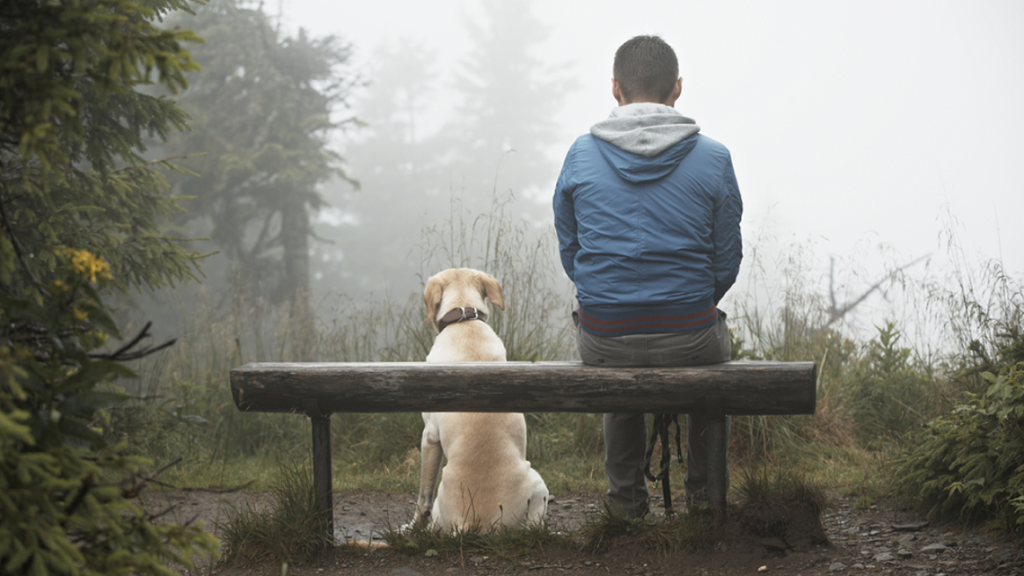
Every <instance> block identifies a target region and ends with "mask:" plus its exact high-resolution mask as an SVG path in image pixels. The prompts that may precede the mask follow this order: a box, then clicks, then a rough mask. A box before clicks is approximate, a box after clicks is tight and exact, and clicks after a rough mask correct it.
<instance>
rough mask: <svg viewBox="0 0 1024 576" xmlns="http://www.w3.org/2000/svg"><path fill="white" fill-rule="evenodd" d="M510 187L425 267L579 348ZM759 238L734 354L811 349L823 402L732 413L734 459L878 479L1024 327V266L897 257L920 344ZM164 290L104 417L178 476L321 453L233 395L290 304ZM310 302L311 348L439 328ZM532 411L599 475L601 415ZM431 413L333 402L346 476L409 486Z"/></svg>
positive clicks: (355, 356)
mask: <svg viewBox="0 0 1024 576" xmlns="http://www.w3.org/2000/svg"><path fill="white" fill-rule="evenodd" d="M510 201H511V200H510V198H508V197H501V196H497V195H495V196H494V197H493V205H492V207H491V209H490V210H489V211H488V212H486V213H485V214H480V215H474V214H470V213H468V212H466V211H464V210H462V209H461V207H460V205H459V204H458V203H457V202H453V203H452V205H451V214H450V217H449V219H448V220H446V221H444V222H440V223H437V224H436V225H434V226H431V227H429V228H427V229H426V230H424V231H423V240H422V242H421V244H420V246H419V248H418V250H419V253H420V258H419V261H420V262H421V263H422V268H421V269H420V270H419V271H418V275H419V278H420V279H421V281H425V280H426V278H428V277H429V276H430V275H432V274H434V273H436V272H438V271H440V270H442V269H445V268H448V267H463V266H467V267H474V268H478V269H482V270H484V271H487V272H488V273H491V274H493V275H494V276H495V277H497V278H498V279H499V281H500V282H501V285H502V289H503V294H504V297H505V302H506V304H507V308H506V310H505V311H504V312H502V311H500V310H497V309H495V310H493V311H492V316H491V318H490V319H489V322H490V323H491V324H492V326H494V328H495V330H496V331H497V332H498V334H499V336H501V337H502V339H503V340H504V342H505V345H506V349H507V351H508V356H509V359H510V360H526V361H530V360H559V359H573V358H576V357H577V356H576V352H575V349H574V338H573V332H572V328H571V322H570V320H569V313H570V310H571V308H572V303H573V302H572V287H571V285H570V283H569V282H568V280H566V279H565V278H564V277H563V276H562V274H561V268H560V266H559V264H558V262H557V260H556V256H557V250H556V248H555V242H554V234H553V231H552V230H551V229H550V228H537V227H534V226H532V225H530V224H527V223H525V222H516V221H514V220H513V218H512V216H511V214H510V209H509V208H510ZM748 254H753V257H749V258H748V260H747V262H745V264H744V266H745V267H748V269H749V270H751V271H752V273H751V274H750V275H751V282H752V283H754V284H759V285H761V286H762V287H764V286H767V289H766V290H762V291H761V292H760V293H761V294H762V295H763V294H767V295H768V296H767V297H763V296H760V297H754V296H752V295H751V294H747V295H744V294H730V296H729V297H728V300H727V302H726V306H727V307H728V308H727V311H728V312H729V323H730V328H731V331H732V333H733V352H734V359H767V360H781V361H814V362H816V363H817V364H818V383H817V394H818V406H817V410H816V413H815V414H814V415H813V416H789V417H782V416H771V417H767V416H751V417H741V418H735V419H734V420H733V433H732V440H731V457H732V462H733V466H734V467H739V468H742V467H746V466H760V465H761V464H762V463H763V462H764V461H769V462H778V463H781V464H789V465H793V466H794V467H799V468H802V469H806V470H808V473H809V474H810V475H811V480H813V481H815V482H818V483H822V484H824V485H827V486H829V487H830V488H833V489H835V488H838V489H840V490H844V491H847V492H850V493H856V494H858V495H871V497H873V496H874V495H877V494H880V493H883V492H884V491H885V489H886V486H885V481H884V477H883V476H882V475H880V474H877V473H874V471H875V470H877V469H878V468H879V466H880V465H882V464H883V463H885V462H888V461H891V460H893V459H894V458H895V457H896V454H897V453H898V451H899V449H900V447H901V446H903V445H904V444H906V442H907V438H908V437H910V436H911V435H913V433H914V432H915V431H916V430H920V429H922V427H923V426H924V425H925V423H926V422H928V421H930V420H932V419H933V418H935V417H936V416H939V415H941V414H943V413H945V412H947V411H948V410H949V409H950V407H951V406H953V405H954V404H956V403H958V402H959V401H960V399H962V397H963V394H965V393H980V392H981V391H983V390H985V389H986V388H987V387H988V385H989V383H988V382H989V381H987V380H985V379H984V378H983V377H982V373H983V372H985V371H986V370H989V371H991V370H992V369H993V368H994V367H996V366H998V365H1000V363H1004V362H1005V360H1006V358H1009V357H1011V356H1012V355H1013V354H1014V353H1015V352H1014V350H1015V348H1014V346H1019V342H1020V341H1021V338H1020V333H1021V326H1022V312H1021V310H1022V304H1024V297H1022V292H1021V290H1020V284H1019V282H1015V281H1014V280H1013V279H1012V278H1010V277H1009V276H1008V275H1006V273H1005V272H1004V271H1003V270H1002V269H1001V268H1000V267H999V266H997V265H990V266H988V267H986V268H984V269H983V270H982V271H981V272H974V271H971V270H968V269H967V267H966V265H965V264H963V263H962V262H961V264H958V266H961V267H960V268H957V272H956V273H954V274H953V275H952V278H953V279H954V280H955V282H954V284H953V287H952V288H950V286H949V284H948V283H946V282H945V280H948V277H944V278H943V279H942V280H940V279H933V278H928V277H925V278H924V279H914V278H912V277H911V276H910V275H909V274H907V272H906V270H902V269H899V270H894V272H893V274H892V275H891V277H892V279H893V280H892V281H893V282H894V283H895V282H898V283H899V285H900V287H901V289H902V290H904V291H905V292H906V293H907V294H911V295H912V296H913V297H911V298H908V299H910V300H913V301H914V302H916V303H917V305H918V306H919V309H918V310H916V311H915V313H917V314H919V315H920V316H919V317H922V318H924V319H925V320H926V321H927V322H929V323H930V325H932V326H939V327H941V330H940V331H939V332H940V334H941V337H942V339H943V340H944V344H942V345H941V346H932V345H929V346H928V347H927V349H922V347H921V346H920V345H919V344H920V343H921V340H920V339H918V340H916V341H915V342H914V343H913V344H910V345H908V343H907V340H908V339H907V338H905V337H904V335H905V330H907V327H905V326H903V325H901V324H899V323H897V322H895V321H890V322H886V323H883V324H882V325H881V326H877V327H876V329H875V332H874V334H872V335H870V336H869V337H858V336H857V335H856V334H857V333H856V332H855V331H853V330H850V329H849V326H848V325H847V324H846V318H845V317H844V316H843V315H841V314H838V315H837V313H836V308H837V306H836V304H835V302H834V301H833V300H834V298H833V297H832V295H830V294H827V293H822V292H821V290H820V289H819V288H817V287H815V286H814V285H812V283H811V282H810V281H809V280H808V279H809V278H810V277H812V274H811V269H812V268H813V267H814V266H813V259H812V255H811V253H810V251H809V250H805V251H801V250H791V251H788V252H787V256H786V257H785V259H784V260H783V261H781V262H772V263H766V262H763V261H760V260H759V258H760V256H759V255H758V253H757V250H756V249H755V250H748ZM954 261H956V259H954ZM767 270H774V271H776V272H779V274H778V275H777V276H769V275H768V273H767V272H766V271H767ZM897 272H898V274H897ZM776 277H777V278H781V280H777V281H776V280H773V279H771V278H776ZM773 282H777V283H775V284H772V283H773ZM200 296H202V293H201V291H200ZM168 306H172V307H174V309H175V310H177V311H178V312H177V318H178V322H179V324H180V326H179V329H180V334H181V336H180V337H179V338H178V344H177V345H176V346H174V347H172V348H170V349H168V350H166V351H164V352H162V353H161V354H158V355H154V356H151V357H148V358H146V359H144V360H142V361H140V362H139V363H138V365H137V366H136V369H137V371H138V373H139V375H140V377H139V378H138V379H137V380H133V381H126V382H123V383H122V385H123V386H124V387H125V388H126V389H127V390H128V391H129V392H131V393H132V394H133V395H135V396H136V397H137V398H138V400H137V401H135V402H133V403H131V404H130V405H128V406H126V407H123V408H119V409H117V410H116V411H114V413H113V414H112V417H111V420H110V423H109V426H108V427H107V430H108V434H109V435H111V436H115V437H117V438H119V439H122V438H123V439H126V440H128V441H129V442H130V445H131V446H132V449H134V450H136V451H138V452H141V453H145V454H147V455H149V456H151V457H154V458H156V459H157V460H158V461H160V460H169V459H170V458H172V457H174V456H178V455H182V456H185V463H184V464H182V465H180V466H177V467H175V468H174V469H172V470H169V471H168V472H166V473H165V474H164V475H163V476H162V478H163V479H164V480H166V481H169V482H171V483H175V482H176V483H181V484H186V483H191V484H196V483H205V484H221V485H224V484H242V483H244V482H248V481H252V480H255V482H256V484H255V485H254V486H255V487H256V488H263V489H266V488H269V487H270V486H272V485H273V483H274V482H275V481H277V480H278V479H279V478H277V477H276V476H275V474H278V472H277V470H278V469H279V468H280V466H279V464H280V463H281V462H287V461H290V459H291V458H293V456H294V455H295V454H308V453H309V442H310V441H309V435H310V431H309V425H308V423H307V421H306V419H305V418H302V417H298V416H296V415H290V414H264V413H251V414H250V413H241V412H239V411H238V410H237V409H236V408H235V406H234V402H233V401H232V399H231V395H230V393H229V388H228V379H227V378H228V371H229V370H230V369H231V368H233V367H235V366H238V365H241V364H244V363H246V362H254V361H255V362H262V361H290V360H294V359H295V355H294V353H293V352H292V344H293V340H294V337H293V334H292V333H291V328H290V319H289V318H288V313H287V310H280V309H276V308H274V307H273V306H270V305H269V304H267V303H266V302H264V301H261V300H259V299H253V298H250V297H242V296H238V297H232V298H227V299H225V301H224V302H223V303H222V304H221V305H217V304H216V303H215V300H214V299H213V298H211V297H205V298H204V297H188V298H185V297H181V298H180V301H179V302H171V303H169V304H168ZM314 308H315V314H314V316H315V318H316V323H317V324H316V334H317V338H316V342H315V345H314V346H313V351H312V358H313V359H314V360H317V361H363V362H372V361H419V360H423V358H425V356H426V354H427V352H428V351H429V349H430V346H431V343H432V342H433V337H434V333H433V329H432V328H431V326H430V325H429V324H428V323H426V322H425V320H424V318H425V310H424V309H423V303H422V299H421V295H420V294H419V293H415V294H409V295H399V296H397V297H393V298H392V297H385V298H383V299H376V300H372V299H367V300H355V299H351V298H347V297H345V296H344V295H338V294H329V295H327V296H324V297H322V298H321V299H320V300H319V301H317V302H315V303H314ZM938 351H944V352H942V353H939V352H938ZM1019 352H1020V351H1017V352H1016V353H1019ZM527 422H528V425H529V428H530V433H529V436H528V437H529V445H528V447H527V452H528V458H529V459H530V460H531V462H532V463H533V464H534V466H535V467H536V468H537V469H538V470H540V471H541V473H542V474H543V476H544V478H545V480H546V481H547V483H548V486H549V487H550V488H551V489H552V491H553V492H555V493H559V492H568V491H578V490H584V491H586V490H600V489H603V487H604V486H605V482H606V481H605V477H604V471H603V437H602V430H601V419H600V416H599V415H593V414H530V415H527ZM421 430H422V421H421V419H420V417H419V415H418V414H336V415H334V417H333V418H332V435H333V439H334V441H333V443H332V445H333V446H334V454H333V461H334V464H335V470H334V479H335V489H336V490H356V489H381V490H397V491H414V490H415V489H416V486H417V482H418V466H419V455H418V445H419V438H420V433H421ZM676 473H677V471H673V474H676ZM678 474H679V475H680V476H681V474H682V471H681V470H680V471H678ZM677 485H682V483H681V479H680V480H678V481H677Z"/></svg>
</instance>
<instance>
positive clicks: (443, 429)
mask: <svg viewBox="0 0 1024 576" xmlns="http://www.w3.org/2000/svg"><path fill="white" fill-rule="evenodd" d="M485 297H486V298H488V299H490V301H491V303H493V304H494V305H495V306H497V307H498V308H501V309H502V310H504V309H505V302H504V299H503V298H502V296H501V286H499V285H498V281H497V280H495V279H494V277H493V276H491V275H489V274H485V273H483V272H480V271H478V270H472V269H469V268H452V269H449V270H445V271H444V272H441V273H439V274H436V275H434V276H432V277H431V278H430V279H429V280H428V281H427V287H426V289H425V290H424V291H423V302H424V304H426V306H427V320H428V321H431V322H433V324H434V326H435V327H436V328H437V330H438V334H437V337H436V338H435V339H434V346H433V347H432V348H431V349H430V354H428V355H427V362H504V361H505V345H504V344H503V343H502V342H501V339H500V338H499V337H498V335H497V334H495V333H494V330H492V329H491V327H490V326H488V325H487V323H486V319H487V314H488V309H487V303H486V302H485V301H484V298H485ZM423 425H424V427H423V440H422V444H421V457H422V470H421V473H420V493H419V499H418V501H417V504H416V516H415V518H413V524H414V525H415V524H417V523H421V522H429V526H430V527H431V528H438V527H439V528H441V529H443V530H454V529H466V528H468V527H470V526H476V527H479V528H482V529H484V530H488V529H490V528H492V527H494V526H498V525H502V524H517V523H519V522H526V523H538V522H543V521H544V516H545V514H547V508H548V488H547V486H546V485H545V484H544V480H543V479H542V478H541V477H540V474H538V473H537V471H536V470H534V469H533V468H531V467H530V463H529V462H528V461H527V460H526V418H524V417H523V415H522V414H515V413H468V412H424V413H423ZM442 457H446V458H447V460H448V462H447V464H446V465H445V466H444V471H443V472H442V471H441V459H442ZM438 473H441V483H440V485H438V484H437V476H438ZM434 486H437V493H436V495H435V493H434Z"/></svg>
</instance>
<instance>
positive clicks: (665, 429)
mask: <svg viewBox="0 0 1024 576" xmlns="http://www.w3.org/2000/svg"><path fill="white" fill-rule="evenodd" d="M673 423H674V424H675V425H676V458H677V459H678V460H679V463H680V464H682V463H683V447H682V445H681V444H680V442H679V438H680V433H679V415H678V414H655V415H654V430H653V431H652V432H651V438H650V440H648V441H647V452H646V453H645V454H644V476H646V477H647V479H648V480H650V481H652V482H661V491H662V494H664V496H665V515H666V516H667V515H670V514H672V489H671V488H670V487H669V482H668V477H669V465H670V464H672V447H671V446H670V445H669V437H668V434H669V428H670V427H671V426H672V424H673ZM659 439H660V440H661V472H660V473H659V474H658V475H657V476H655V475H654V474H651V456H652V455H653V454H654V444H655V442H656V441H657V440H659Z"/></svg>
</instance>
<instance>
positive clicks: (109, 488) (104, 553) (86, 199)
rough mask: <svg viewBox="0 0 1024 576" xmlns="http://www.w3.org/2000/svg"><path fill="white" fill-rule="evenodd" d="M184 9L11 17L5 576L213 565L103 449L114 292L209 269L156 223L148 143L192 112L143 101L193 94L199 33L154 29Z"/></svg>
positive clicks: (192, 533) (1, 367)
mask: <svg viewBox="0 0 1024 576" xmlns="http://www.w3.org/2000/svg"><path fill="white" fill-rule="evenodd" d="M178 9H185V10H188V9H189V5H188V3H187V2H186V1H185V0H90V1H87V2H39V1H37V0H4V1H3V2H0V572H3V573H4V574H30V573H31V574H46V573H53V574H114V573H121V574H125V573H138V574H172V572H171V571H170V569H168V568H167V567H166V564H167V563H169V562H176V563H179V564H181V565H184V566H187V567H191V566H192V558H191V557H192V555H193V553H195V552H197V551H199V552H204V553H212V552H213V551H214V550H215V549H216V546H217V541H216V539H215V538H214V537H213V536H212V535H210V534H207V533H205V532H203V531H202V530H201V529H199V528H197V527H194V526H192V527H183V526H180V525H174V524H159V523H157V522H156V521H155V518H154V517H152V516H151V515H150V514H148V513H147V512H146V511H145V510H143V509H142V508H140V507H139V506H137V505H136V504H135V503H134V502H133V501H132V498H134V496H135V495H136V493H137V492H138V490H139V489H141V487H142V486H143V484H144V482H143V477H142V476H141V474H140V467H142V466H145V465H146V464H147V462H146V461H145V460H142V459H139V458H131V457H126V456H124V455H123V454H122V449H123V446H108V445H105V444H104V442H103V440H102V438H101V436H100V434H99V433H98V431H97V425H98V422H100V420H98V418H99V417H100V416H101V415H102V413H103V410H104V409H106V408H109V407H112V406H114V405H117V404H119V403H120V402H122V401H124V400H125V396H124V395H123V394H121V393H120V392H119V391H118V390H117V388H115V387H114V385H113V382H114V381H115V380H116V378H118V377H121V376H127V375H131V372H130V370H128V369H127V368H126V367H125V365H124V364H123V363H124V362H125V361H127V360H131V359H134V358H138V357H140V356H142V355H145V354H146V353H148V352H150V351H152V350H153V349H152V348H149V349H147V348H142V347H140V346H139V344H140V342H141V341H142V340H143V339H144V337H145V336H146V332H145V331H143V332H142V333H140V334H138V335H137V336H136V337H134V338H132V339H130V341H129V342H128V344H126V345H124V346H121V347H119V348H118V349H117V350H115V351H109V350H106V351H105V350H104V348H105V343H106V342H107V339H108V338H109V337H111V336H113V337H114V338H120V334H119V333H118V329H117V327H116V325H115V324H114V322H113V320H112V319H111V314H110V312H111V311H110V308H109V307H108V306H107V305H105V304H104V302H103V299H102V294H103V293H104V291H105V289H109V288H115V289H120V290H122V291H124V290H127V289H129V288H131V287H141V286H148V287H159V286H162V285H166V284H168V283H173V282H175V281H179V280H183V279H187V278H192V277H194V276H193V275H194V273H195V272H196V271H197V270H198V267H197V263H196V261H197V259H198V258H199V255H198V254H196V253H194V252H189V251H187V250H185V249H184V248H183V247H182V246H181V242H180V241H179V240H178V239H176V238H172V237H169V236H167V235H166V234H164V233H163V232H162V230H161V227H160V225H159V222H160V220H161V219H163V218H168V217H170V216H172V215H173V214H174V213H176V212H177V211H178V210H179V209H178V207H177V205H176V204H175V202H174V201H173V199H171V198H169V197H168V196H167V195H165V194H164V192H165V191H166V188H167V186H166V182H165V180H164V178H163V176H162V172H161V170H162V169H163V168H167V167H170V162H169V161H159V162H152V163H150V162H146V161H144V160H143V158H142V156H141V154H142V153H143V151H144V149H145V148H144V146H143V138H144V137H145V136H146V135H147V134H148V135H150V136H160V137H164V136H167V135H168V134H169V133H171V132H172V131H173V130H175V129H178V128H181V127H183V126H184V124H185V120H186V115H185V114H184V113H183V112H182V111H181V110H180V109H178V108H177V107H176V106H175V105H174V102H173V101H171V100H169V99H167V98H160V97H154V96H150V95H146V94H143V93H140V92H139V91H137V90H136V88H137V87H139V86H140V85H145V84H150V83H153V82H155V83H157V84H160V85H162V86H164V87H166V88H167V89H168V90H170V91H172V92H173V91H176V90H180V89H182V88H184V87H185V85H186V82H185V73H186V72H187V71H189V70H194V69H195V68H196V65H195V63H194V62H193V61H192V59H191V57H190V56H189V53H188V52H186V51H185V50H184V49H183V48H182V43H183V42H186V41H190V40H195V39H196V37H195V35H194V34H193V33H192V32H191V31H185V30H173V31H172V30H161V29H159V28H157V27H156V26H155V25H154V21H155V20H158V19H162V18H163V17H165V16H166V15H167V14H168V13H169V12H171V11H173V10H178Z"/></svg>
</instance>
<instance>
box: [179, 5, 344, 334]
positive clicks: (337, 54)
mask: <svg viewBox="0 0 1024 576" xmlns="http://www.w3.org/2000/svg"><path fill="white" fill-rule="evenodd" d="M179 24H180V25H182V26H185V27H192V28H195V30H196V31H197V33H198V34H200V35H201V36H202V37H203V38H204V40H205V43H204V44H203V45H202V46H200V47H197V48H196V49H195V50H194V51H193V56H194V58H195V60H196V61H197V62H199V63H200V64H201V65H202V66H203V70H202V72H199V73H196V74H195V75H194V76H191V77H190V79H191V84H192V85H191V87H190V88H189V90H188V91H187V92H185V93H184V94H183V95H182V96H181V97H180V98H179V100H178V102H179V105H180V106H181V107H182V108H183V109H184V110H186V111H188V112H189V113H190V114H191V115H192V122H191V125H192V130H191V131H190V132H187V133H182V134H179V135H177V136H175V137H173V138H171V140H170V141H169V143H168V145H167V151H168V153H171V154H176V155H177V154H190V153H199V152H201V153H204V154H205V156H203V157H199V158H192V159H190V161H189V162H188V164H187V166H188V168H189V169H190V170H192V171H193V172H195V173H196V174H197V175H198V176H184V175H183V176H178V177H175V178H174V179H173V191H174V192H175V193H176V194H180V195H183V196H192V197H195V199H194V200H191V201H190V202H189V203H188V205H187V206H188V209H189V211H188V212H187V213H186V214H182V215H179V216H178V220H179V221H181V222H185V221H192V222H193V226H192V228H191V229H192V230H194V231H195V232H197V233H202V234H207V233H208V234H209V235H210V236H211V238H212V240H213V241H214V242H215V244H216V246H217V247H219V248H220V249H222V250H223V251H224V252H225V253H226V254H227V256H228V257H229V258H230V259H231V261H232V262H233V263H234V265H235V266H234V270H233V275H232V276H233V279H234V288H235V290H236V291H240V290H249V291H250V293H252V291H251V289H252V288H254V287H255V288H257V289H258V292H257V293H258V294H259V295H261V296H267V297H269V298H270V299H271V300H272V301H273V302H287V303H289V304H290V305H291V310H292V317H293V319H296V320H298V321H299V323H300V324H301V323H305V324H307V325H308V322H306V320H307V319H308V318H309V300H308V298H309V276H310V267H309V252H310V245H309V243H310V238H311V236H312V226H311V223H310V213H311V212H313V211H316V210H318V209H320V208H321V207H322V206H323V204H324V202H323V198H322V196H321V194H320V192H319V191H318V187H319V186H320V185H321V184H323V183H325V182H327V181H329V180H331V179H334V178H341V179H345V172H344V171H343V169H342V167H343V161H342V158H341V156H340V155H339V154H338V153H337V152H335V151H333V150H332V149H331V147H330V143H329V138H330V136H331V135H332V133H333V132H334V130H336V129H338V128H339V127H340V126H341V125H343V124H344V123H346V122H350V121H351V119H347V120H342V121H338V120H336V119H334V118H332V113H333V112H334V111H335V108H336V107H337V106H339V105H344V104H346V98H347V97H348V95H349V92H350V90H351V87H352V83H353V77H352V76H351V75H349V74H347V73H346V72H345V71H344V70H343V66H344V65H345V63H346V62H347V61H348V58H349V47H348V46H346V45H344V44H342V43H340V42H339V41H338V39H337V38H335V37H330V36H329V37H325V38H320V39H314V38H311V37H310V36H308V35H307V34H306V32H305V31H303V30H299V32H298V34H297V35H296V36H294V37H290V36H285V35H283V34H281V32H280V31H279V30H278V29H277V28H275V27H274V26H273V23H272V22H271V20H270V18H269V17H268V16H267V15H266V14H265V13H264V12H263V11H262V9H261V8H259V7H257V8H247V7H244V4H243V3H242V2H236V1H234V0H214V1H213V2H211V3H210V4H208V5H207V6H205V7H203V8H200V9H199V10H198V11H197V13H196V15H195V16H194V17H191V18H186V19H184V20H183V21H182V22H180V23H179Z"/></svg>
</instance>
